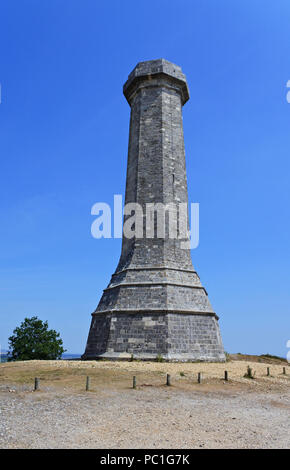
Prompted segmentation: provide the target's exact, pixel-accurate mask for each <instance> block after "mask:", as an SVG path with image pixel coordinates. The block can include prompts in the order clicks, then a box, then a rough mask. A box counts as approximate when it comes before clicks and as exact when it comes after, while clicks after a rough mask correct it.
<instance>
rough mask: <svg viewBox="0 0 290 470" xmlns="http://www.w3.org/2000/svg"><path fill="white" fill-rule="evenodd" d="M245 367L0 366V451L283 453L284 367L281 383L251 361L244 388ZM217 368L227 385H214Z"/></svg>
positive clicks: (289, 429) (277, 373) (287, 410)
mask: <svg viewBox="0 0 290 470" xmlns="http://www.w3.org/2000/svg"><path fill="white" fill-rule="evenodd" d="M247 365H248V362H245V361H232V362H228V363H226V364H201V363H197V364H168V363H139V362H131V363H130V362H126V363H120V362H118V363H111V362H93V361H92V362H86V363H83V362H78V361H76V362H74V361H73V362H70V361H30V362H22V363H14V364H1V365H0V447H1V448H117V449H121V448H236V447H238V448H289V446H290V426H289V423H290V419H289V418H290V394H289V384H290V367H289V366H288V365H287V364H286V369H287V375H286V376H285V375H283V374H282V371H283V369H282V365H281V364H266V363H257V362H251V363H250V366H251V367H252V368H253V370H254V371H255V372H256V379H254V380H250V379H246V378H244V377H243V375H244V373H245V371H246V368H247ZM268 366H270V374H271V376H270V377H267V376H266V373H267V367H268ZM225 369H226V370H228V373H229V378H230V381H229V382H225V381H224V380H222V377H223V373H224V370H225ZM167 372H168V373H170V375H171V381H172V386H171V387H166V385H165V382H166V373H167ZM198 372H202V383H201V384H200V385H199V384H197V373H198ZM87 375H89V376H90V384H91V390H90V391H89V392H85V383H86V376H87ZM133 375H135V376H136V379H137V389H136V390H133V389H132V388H131V387H132V377H133ZM35 376H38V377H39V378H40V388H41V390H40V391H38V392H33V391H32V389H33V380H34V377H35Z"/></svg>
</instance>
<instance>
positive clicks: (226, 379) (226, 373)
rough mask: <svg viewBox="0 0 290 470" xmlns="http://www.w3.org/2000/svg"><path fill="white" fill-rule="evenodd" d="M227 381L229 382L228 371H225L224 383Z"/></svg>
mask: <svg viewBox="0 0 290 470" xmlns="http://www.w3.org/2000/svg"><path fill="white" fill-rule="evenodd" d="M228 380H229V376H228V371H227V370H225V381H226V382H227V381H228Z"/></svg>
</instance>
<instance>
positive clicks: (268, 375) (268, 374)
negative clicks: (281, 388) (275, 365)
mask: <svg viewBox="0 0 290 470" xmlns="http://www.w3.org/2000/svg"><path fill="white" fill-rule="evenodd" d="M267 377H270V367H267Z"/></svg>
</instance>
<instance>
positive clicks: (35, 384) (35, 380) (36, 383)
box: [34, 377, 39, 391]
mask: <svg viewBox="0 0 290 470" xmlns="http://www.w3.org/2000/svg"><path fill="white" fill-rule="evenodd" d="M36 390H39V378H37V377H35V379H34V391H36Z"/></svg>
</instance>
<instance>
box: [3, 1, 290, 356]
mask: <svg viewBox="0 0 290 470" xmlns="http://www.w3.org/2000/svg"><path fill="white" fill-rule="evenodd" d="M289 24H290V3H289V0H275V1H274V2H273V1H272V0H235V1H233V0H219V1H217V0H207V1H205V0H195V1H191V0H178V1H176V0H175V1H171V0H154V1H151V0H147V1H146V2H136V0H135V1H128V0H124V1H121V0H120V1H117V0H116V1H106V2H99V1H96V0H82V1H80V0H78V1H76V0H65V1H64V0H42V1H41V2H40V1H39V0H34V1H32V0H18V1H15V0H9V1H6V2H2V4H1V29H0V50H1V51H0V82H1V85H2V102H1V105H0V156H1V171H0V177H1V185H0V195H1V197H0V205H1V226H0V316H1V321H0V343H1V345H2V347H3V348H7V338H8V336H9V335H10V334H11V333H12V330H13V329H14V328H15V326H16V325H18V324H19V323H20V322H21V321H22V320H23V318H24V317H25V316H32V315H37V316H39V317H40V318H41V319H43V320H46V319H47V320H48V322H49V325H50V326H51V327H53V328H55V329H57V330H58V331H60V333H61V336H62V337H63V340H64V345H65V347H66V349H67V350H68V351H69V352H71V353H82V352H83V351H84V347H85V342H86V339H87V334H88V330H89V325H90V320H91V317H90V313H91V312H92V311H93V310H94V309H95V307H96V306H97V303H98V301H99V299H100V296H101V293H102V290H103V289H104V288H105V287H106V285H107V283H108V282H109V280H110V276H111V274H112V272H113V271H114V270H115V268H116V265H117V262H118V259H119V255H120V247H121V242H120V240H114V239H112V240H95V239H93V238H92V237H91V235H90V226H91V223H92V221H93V219H94V218H93V217H92V216H91V214H90V210H91V207H92V205H93V204H94V203H95V202H98V201H104V202H108V203H111V202H112V200H113V194H124V189H125V176H126V163H127V161H126V160H127V145H128V130H129V106H128V104H127V103H126V100H125V98H124V97H123V95H122V86H123V83H124V82H125V80H126V78H127V75H128V74H129V73H130V72H131V70H132V69H133V67H134V66H135V65H136V63H137V62H139V61H143V60H150V59H156V58H160V57H163V58H166V59H168V60H170V61H172V62H175V63H176V64H178V65H181V67H182V69H183V71H184V73H185V74H186V76H187V80H188V84H189V89H190V93H191V99H190V101H189V102H188V103H187V104H186V105H185V107H184V133H185V146H186V158H187V173H188V186H189V199H190V201H192V202H199V203H200V245H199V247H198V248H197V249H196V250H193V251H192V257H193V263H194V266H195V267H196V269H197V271H198V272H199V274H200V277H201V280H202V282H203V284H204V285H205V287H206V288H207V290H208V293H209V296H210V300H211V302H212V304H213V306H214V309H215V311H216V312H217V314H218V315H219V316H220V325H221V330H222V335H223V340H224V345H225V349H226V350H227V351H229V352H246V353H267V352H269V353H272V354H279V355H283V356H285V355H286V352H287V350H286V341H287V340H288V339H290V320H289V318H290V315H289V313H290V282H289V281H290V279H289V278H290V276H289V264H290V257H289V229H290V218H289V207H290V200H289V199H290V196H289V170H290V164H289V160H290V104H288V103H287V101H286V93H287V89H286V83H287V81H288V80H289V79H290V57H289V44H290V28H289Z"/></svg>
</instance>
